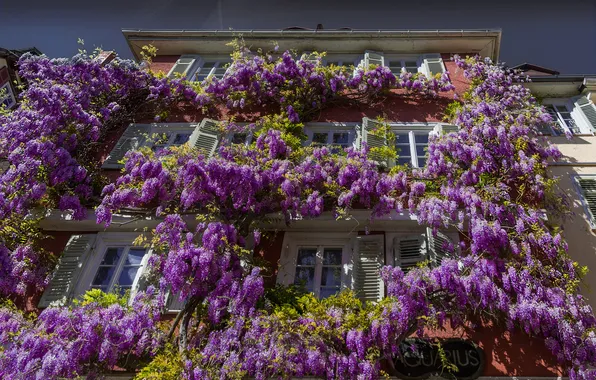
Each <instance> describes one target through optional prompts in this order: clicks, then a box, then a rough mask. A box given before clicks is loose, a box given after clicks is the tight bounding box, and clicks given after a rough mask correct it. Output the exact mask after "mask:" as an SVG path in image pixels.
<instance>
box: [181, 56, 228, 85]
mask: <svg viewBox="0 0 596 380" xmlns="http://www.w3.org/2000/svg"><path fill="white" fill-rule="evenodd" d="M207 62H214V65H213V67H211V68H210V69H209V73H208V74H207V76H205V79H203V80H202V81H198V80H197V79H196V78H197V75H199V74H201V70H203V67H204V66H205V64H206V63H207ZM231 63H232V58H231V57H230V55H202V56H201V57H200V59H199V62H198V64H195V65H193V67H192V68H191V70H189V72H188V78H189V79H188V80H189V81H190V82H200V83H202V82H204V81H206V80H208V79H210V78H212V77H216V78H218V79H221V78H223V76H224V75H226V73H227V71H228V69H229V67H230V66H229V64H231ZM225 65H228V67H226V70H225V71H224V73H223V74H222V75H221V77H218V76H217V75H216V74H215V72H216V70H217V69H220V68H222V67H225ZM201 75H202V74H201Z"/></svg>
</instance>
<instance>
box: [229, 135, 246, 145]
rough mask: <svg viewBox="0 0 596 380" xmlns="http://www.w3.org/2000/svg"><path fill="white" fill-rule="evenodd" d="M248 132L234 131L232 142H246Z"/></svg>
mask: <svg viewBox="0 0 596 380" xmlns="http://www.w3.org/2000/svg"><path fill="white" fill-rule="evenodd" d="M246 137H247V134H246V133H234V136H233V137H232V144H244V143H245V142H246Z"/></svg>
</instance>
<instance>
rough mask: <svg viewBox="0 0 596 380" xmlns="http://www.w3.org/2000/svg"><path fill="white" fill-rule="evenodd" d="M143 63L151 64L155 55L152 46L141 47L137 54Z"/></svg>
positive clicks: (155, 51)
mask: <svg viewBox="0 0 596 380" xmlns="http://www.w3.org/2000/svg"><path fill="white" fill-rule="evenodd" d="M139 54H140V55H141V58H142V59H143V61H145V62H147V63H148V64H151V62H153V58H154V57H155V56H156V55H157V48H156V47H155V46H153V45H151V44H150V45H143V47H142V48H141V51H140V53H139Z"/></svg>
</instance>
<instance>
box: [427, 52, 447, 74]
mask: <svg viewBox="0 0 596 380" xmlns="http://www.w3.org/2000/svg"><path fill="white" fill-rule="evenodd" d="M423 58H424V67H425V68H426V73H427V74H428V76H433V75H435V74H443V73H444V72H445V66H444V65H443V59H442V58H441V54H425V55H424V56H423Z"/></svg>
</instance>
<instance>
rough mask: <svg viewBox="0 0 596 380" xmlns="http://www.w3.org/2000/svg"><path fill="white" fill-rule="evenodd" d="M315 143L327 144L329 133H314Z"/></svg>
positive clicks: (313, 140)
mask: <svg viewBox="0 0 596 380" xmlns="http://www.w3.org/2000/svg"><path fill="white" fill-rule="evenodd" d="M312 142H313V144H327V133H326V132H325V133H313V135H312Z"/></svg>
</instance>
